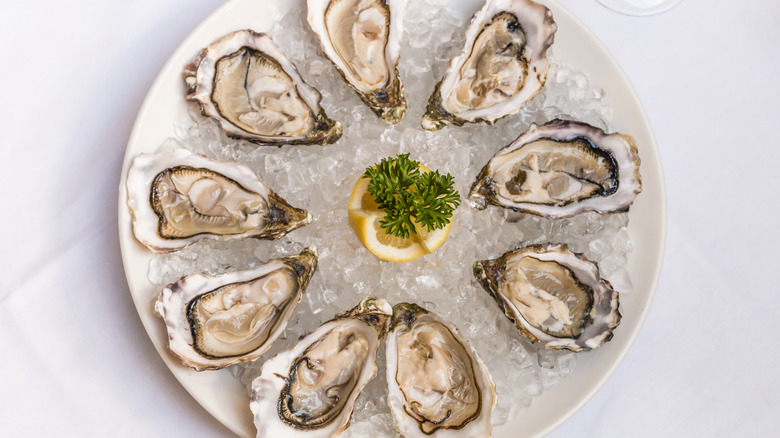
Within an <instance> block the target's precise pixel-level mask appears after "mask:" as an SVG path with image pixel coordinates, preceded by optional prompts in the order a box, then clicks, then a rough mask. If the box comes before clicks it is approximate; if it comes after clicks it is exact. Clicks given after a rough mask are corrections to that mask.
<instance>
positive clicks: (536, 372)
mask: <svg viewBox="0 0 780 438" xmlns="http://www.w3.org/2000/svg"><path fill="white" fill-rule="evenodd" d="M665 208H666V203H665V189H664V183H663V175H662V171H661V164H660V159H659V156H658V151H657V146H656V144H655V140H654V137H653V133H652V130H651V128H650V125H649V122H648V120H647V117H646V115H645V113H644V110H643V108H642V106H641V103H640V102H639V100H638V98H637V96H636V94H635V92H634V91H633V89H632V87H631V85H630V83H629V81H628V79H627V78H626V77H625V75H624V74H623V73H622V71H621V70H620V68H619V66H618V65H617V64H616V62H615V61H614V59H613V58H612V57H611V55H610V54H609V52H608V51H607V50H606V48H604V47H603V46H602V45H601V43H600V42H599V41H598V40H597V39H596V38H595V37H594V36H593V34H592V33H590V31H589V30H588V29H587V28H586V27H585V26H584V25H583V24H582V23H581V22H579V21H578V20H577V19H576V18H575V17H574V16H573V15H572V14H571V13H570V12H568V11H567V10H566V9H564V8H563V7H562V6H560V5H559V4H558V3H557V2H556V1H554V0H539V1H532V0H450V1H447V0H419V1H415V2H410V1H409V0H296V1H284V0H266V1H255V0H232V1H229V2H227V3H226V4H225V5H223V6H222V7H221V8H219V9H218V10H217V11H215V12H214V13H213V14H212V15H211V16H210V17H209V18H207V19H206V20H205V21H204V22H203V23H202V24H201V25H200V26H199V27H197V28H196V29H195V30H194V31H193V33H192V34H191V35H190V36H189V37H188V38H187V39H186V40H185V41H184V42H183V43H182V44H181V46H180V47H179V48H178V49H177V50H176V52H175V53H174V54H173V55H172V57H171V58H170V60H169V61H168V63H167V64H166V65H165V67H164V68H163V70H162V71H161V72H160V74H159V76H158V77H157V80H156V81H155V83H154V85H153V86H152V88H151V90H150V91H149V93H148V95H147V98H146V100H145V102H144V104H143V106H142V108H141V110H140V112H139V114H138V118H137V120H136V123H135V127H134V129H133V133H132V136H131V138H130V141H129V144H128V147H127V153H126V156H125V161H124V166H123V170H122V177H121V184H120V187H119V232H120V233H119V234H120V243H121V250H122V257H123V260H124V266H125V271H126V275H127V280H128V284H129V287H130V291H131V293H132V295H133V299H134V301H135V304H136V307H137V310H138V314H139V316H140V318H141V320H142V321H143V324H144V326H145V328H146V330H147V332H148V334H149V337H150V338H151V340H152V342H153V343H154V345H155V347H156V348H157V350H158V352H159V353H160V355H161V357H162V358H163V360H164V361H165V363H166V364H167V365H168V367H169V368H170V370H171V372H172V373H173V374H174V375H175V376H176V378H177V379H178V380H179V381H180V382H181V384H182V386H184V388H185V389H186V390H187V391H188V392H189V393H190V394H191V395H192V396H193V397H194V398H195V399H196V400H197V401H198V402H199V403H200V404H201V405H202V406H203V407H204V408H205V409H206V410H207V411H209V412H210V413H211V414H212V415H213V416H214V417H215V418H217V419H218V420H219V421H221V422H222V423H223V424H224V425H225V426H227V427H228V428H229V429H230V430H232V431H233V432H235V433H236V434H237V435H239V436H242V437H258V438H270V437H272V438H280V437H288V438H293V437H300V438H314V437H336V436H342V437H365V436H369V434H370V435H371V436H374V437H377V438H380V437H398V436H404V437H407V438H411V437H423V436H425V437H446V438H474V437H491V436H493V437H498V438H509V437H513V438H514V437H538V436H542V435H544V434H546V433H549V432H550V431H551V430H552V429H554V428H555V427H557V426H558V425H560V424H561V423H562V422H563V421H565V420H566V419H567V418H568V417H570V416H571V415H572V414H573V413H574V412H575V411H576V410H577V409H578V408H580V407H581V406H582V405H583V404H584V403H585V402H586V401H587V400H588V399H589V398H590V397H592V396H593V394H594V393H595V392H596V391H597V390H598V389H599V388H600V387H601V386H602V385H603V384H604V382H605V381H606V379H607V378H608V377H609V376H610V375H611V374H612V372H613V371H614V370H615V368H616V367H617V365H618V364H619V363H620V361H621V359H622V358H623V356H624V355H625V354H626V352H627V350H628V348H629V347H630V345H631V343H632V342H633V340H634V339H635V337H636V336H637V333H638V331H639V329H640V327H641V325H642V323H643V321H644V318H645V316H646V313H647V310H648V308H649V305H650V302H651V301H652V297H653V294H654V292H655V288H656V284H657V281H658V277H659V274H660V267H661V262H662V257H663V249H664V242H665V232H666V211H665Z"/></svg>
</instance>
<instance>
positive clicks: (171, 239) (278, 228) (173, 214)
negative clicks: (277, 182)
mask: <svg viewBox="0 0 780 438" xmlns="http://www.w3.org/2000/svg"><path fill="white" fill-rule="evenodd" d="M127 205H128V207H130V214H131V215H132V217H133V232H134V233H135V237H136V239H138V241H139V242H141V243H143V244H144V245H146V247H147V248H149V249H151V250H152V251H155V252H170V251H176V250H178V249H181V248H184V247H185V246H187V245H189V244H191V243H194V242H196V241H198V240H201V239H206V238H209V239H238V238H244V237H256V238H264V239H276V238H279V237H281V236H283V235H285V234H287V233H289V232H290V231H292V230H294V229H296V228H300V227H302V226H304V225H306V224H308V223H309V222H311V219H312V218H311V214H309V212H307V211H306V210H301V209H298V208H294V207H292V206H290V205H289V204H288V203H287V202H286V201H285V200H284V199H282V197H281V196H279V195H277V194H276V193H274V192H273V191H271V190H270V189H269V188H267V187H266V186H265V185H264V184H263V183H262V182H260V180H259V179H258V178H257V176H256V175H255V174H254V173H253V172H252V171H251V170H250V169H249V168H248V167H246V166H244V165H242V164H239V163H234V162H225V161H216V160H212V159H209V158H207V157H205V156H203V155H198V154H194V153H192V152H190V151H188V150H186V149H178V150H176V151H173V152H167V153H160V154H140V155H138V156H137V157H136V158H135V159H134V160H133V164H132V165H131V166H130V170H128V173H127Z"/></svg>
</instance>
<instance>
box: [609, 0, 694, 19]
mask: <svg viewBox="0 0 780 438" xmlns="http://www.w3.org/2000/svg"><path fill="white" fill-rule="evenodd" d="M597 1H598V2H599V3H601V4H602V5H604V6H606V7H607V8H609V9H611V10H613V11H615V12H620V13H621V14H626V15H636V16H644V15H655V14H660V13H661V12H666V11H668V10H669V9H672V8H673V7H675V6H677V5H679V4H680V3H681V2H682V0H597Z"/></svg>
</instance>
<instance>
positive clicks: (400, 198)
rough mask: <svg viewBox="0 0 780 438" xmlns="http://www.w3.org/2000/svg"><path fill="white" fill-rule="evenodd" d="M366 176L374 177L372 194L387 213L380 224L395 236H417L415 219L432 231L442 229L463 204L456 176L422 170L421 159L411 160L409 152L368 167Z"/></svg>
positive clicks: (372, 179) (370, 182) (370, 186)
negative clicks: (457, 187) (454, 184)
mask: <svg viewBox="0 0 780 438" xmlns="http://www.w3.org/2000/svg"><path fill="white" fill-rule="evenodd" d="M363 178H369V179H370V180H371V181H369V183H368V193H370V194H371V195H373V196H374V198H375V199H376V203H377V204H378V205H379V208H380V209H381V210H383V211H384V212H385V217H384V218H383V219H382V220H380V221H379V226H381V227H382V229H383V230H385V232H386V233H387V234H390V235H392V236H396V237H403V238H404V239H408V238H409V237H410V236H411V235H416V234H417V231H416V230H415V227H414V223H415V222H416V223H418V224H419V225H422V226H424V227H425V228H427V229H428V232H431V231H433V230H439V229H442V228H444V227H445V226H447V224H448V223H449V222H450V218H451V217H452V212H453V211H454V210H455V208H457V207H458V205H460V196H459V195H458V192H457V191H456V190H455V189H454V188H453V186H452V183H453V178H452V175H450V174H446V175H441V174H440V173H439V171H438V170H434V171H432V172H425V173H423V172H420V162H419V161H414V160H410V159H409V154H401V155H398V156H397V157H396V158H384V159H382V161H381V162H380V163H379V164H377V165H376V166H373V167H369V168H368V169H366V173H365V174H364V175H363Z"/></svg>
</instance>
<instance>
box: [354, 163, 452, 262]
mask: <svg viewBox="0 0 780 438" xmlns="http://www.w3.org/2000/svg"><path fill="white" fill-rule="evenodd" d="M420 170H421V171H423V172H430V171H431V169H429V168H427V167H425V166H423V165H420ZM368 182H369V179H368V178H363V176H362V175H361V177H360V178H359V179H358V180H357V182H356V183H355V187H353V188H352V193H351V194H350V195H349V204H348V207H347V210H348V212H349V226H350V227H352V229H353V230H354V231H355V234H356V235H357V237H358V239H360V242H361V243H362V244H363V246H365V247H366V248H367V249H368V250H369V251H371V253H372V254H374V255H375V256H377V257H379V258H380V259H382V260H388V261H391V262H396V263H401V262H410V261H412V260H414V259H416V258H418V257H420V256H422V255H424V254H428V253H431V252H433V251H435V250H436V248H438V247H440V246H441V244H442V243H444V241H445V240H447V235H448V234H449V233H450V227H451V226H452V222H451V221H450V222H449V223H448V224H447V225H446V226H445V227H444V228H442V229H439V230H433V231H430V232H429V231H427V229H426V228H425V227H422V226H419V225H418V224H416V223H415V231H417V234H416V235H413V236H411V237H409V238H408V239H404V238H402V237H396V236H391V235H389V234H387V233H385V230H383V229H382V227H380V226H379V221H380V220H382V218H383V217H384V216H385V213H384V212H383V211H382V210H380V209H379V205H377V203H376V201H375V200H374V197H373V196H372V195H371V194H370V193H368Z"/></svg>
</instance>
